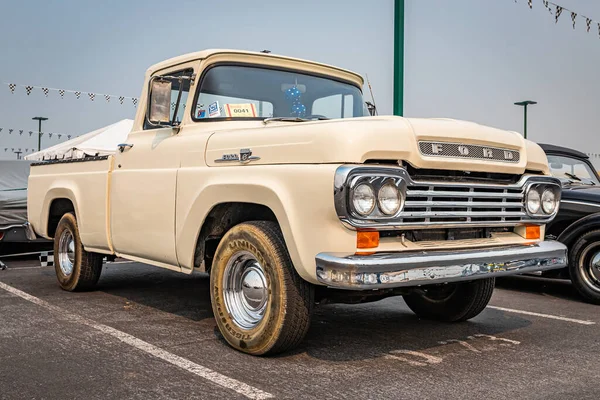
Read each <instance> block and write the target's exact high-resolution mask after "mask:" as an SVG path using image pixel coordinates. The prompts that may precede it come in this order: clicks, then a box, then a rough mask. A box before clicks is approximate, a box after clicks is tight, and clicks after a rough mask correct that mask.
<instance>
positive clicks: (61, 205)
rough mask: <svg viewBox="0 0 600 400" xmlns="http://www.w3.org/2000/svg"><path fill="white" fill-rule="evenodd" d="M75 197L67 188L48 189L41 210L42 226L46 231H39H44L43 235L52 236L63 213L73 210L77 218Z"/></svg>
mask: <svg viewBox="0 0 600 400" xmlns="http://www.w3.org/2000/svg"><path fill="white" fill-rule="evenodd" d="M75 198H76V197H75V193H74V192H73V191H72V190H71V189H68V188H53V189H51V190H49V191H48V193H47V194H46V199H45V200H44V208H43V211H42V223H43V225H42V226H43V227H44V228H45V230H46V232H41V233H42V234H44V233H45V235H43V236H46V237H47V238H53V237H54V232H55V231H56V227H57V226H58V222H59V221H60V218H61V217H62V216H63V215H64V214H66V213H68V212H74V213H75V217H76V218H77V215H78V214H79V212H78V208H77V202H76V201H75Z"/></svg>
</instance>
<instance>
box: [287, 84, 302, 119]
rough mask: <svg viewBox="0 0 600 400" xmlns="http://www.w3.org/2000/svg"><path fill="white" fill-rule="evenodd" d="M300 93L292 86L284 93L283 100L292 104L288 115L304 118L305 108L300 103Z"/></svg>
mask: <svg viewBox="0 0 600 400" xmlns="http://www.w3.org/2000/svg"><path fill="white" fill-rule="evenodd" d="M301 97H302V93H301V92H300V89H298V87H297V86H293V87H291V88H289V89H287V90H286V91H285V99H286V100H287V101H289V102H291V103H292V107H291V110H290V115H291V116H293V117H300V118H302V117H304V116H305V115H306V106H305V105H304V104H302V103H301V102H300V98H301Z"/></svg>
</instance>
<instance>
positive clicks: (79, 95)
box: [73, 92, 81, 100]
mask: <svg viewBox="0 0 600 400" xmlns="http://www.w3.org/2000/svg"><path fill="white" fill-rule="evenodd" d="M73 93H75V96H77V99H78V100H79V98H80V97H81V92H73Z"/></svg>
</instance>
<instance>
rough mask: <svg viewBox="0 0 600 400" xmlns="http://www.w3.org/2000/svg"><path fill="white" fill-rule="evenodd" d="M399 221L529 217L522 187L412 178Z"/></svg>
mask: <svg viewBox="0 0 600 400" xmlns="http://www.w3.org/2000/svg"><path fill="white" fill-rule="evenodd" d="M398 217H399V221H398V223H399V224H401V225H403V226H435V225H454V224H469V225H471V224H485V225H490V223H491V224H492V225H501V224H503V223H508V224H514V223H518V222H521V221H522V220H526V219H528V216H527V213H526V212H525V209H524V205H523V188H521V187H506V186H501V185H497V186H496V185H485V186H484V185H468V186H467V185H464V184H463V185H460V184H452V183H419V182H411V184H409V186H408V187H407V190H406V203H405V205H404V210H403V211H402V212H401V213H400V215H399V216H398Z"/></svg>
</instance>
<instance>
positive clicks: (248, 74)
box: [194, 65, 367, 120]
mask: <svg viewBox="0 0 600 400" xmlns="http://www.w3.org/2000/svg"><path fill="white" fill-rule="evenodd" d="M197 99H198V100H197V102H196V106H195V108H194V119H196V120H204V119H208V118H273V117H274V118H279V117H281V118H290V117H292V118H307V119H313V118H314V119H317V118H321V119H330V118H352V117H362V116H365V115H367V114H365V111H364V110H365V108H364V102H363V98H362V92H361V91H360V89H359V88H357V87H356V86H354V85H352V84H349V83H343V82H339V81H336V80H333V79H328V78H322V77H317V76H312V75H308V74H304V73H300V72H290V71H282V70H276V69H267V68H259V67H249V66H228V65H223V66H217V67H213V68H211V69H209V70H208V71H207V72H206V74H205V75H204V77H203V78H202V82H201V85H200V88H199V94H198V97H197Z"/></svg>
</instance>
